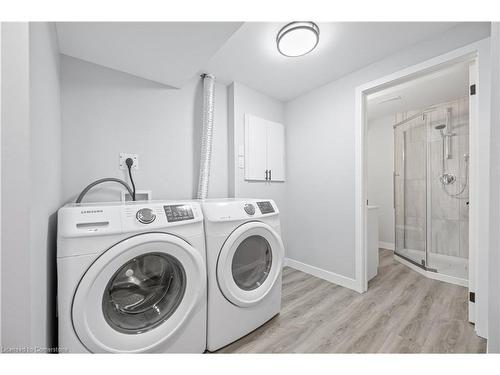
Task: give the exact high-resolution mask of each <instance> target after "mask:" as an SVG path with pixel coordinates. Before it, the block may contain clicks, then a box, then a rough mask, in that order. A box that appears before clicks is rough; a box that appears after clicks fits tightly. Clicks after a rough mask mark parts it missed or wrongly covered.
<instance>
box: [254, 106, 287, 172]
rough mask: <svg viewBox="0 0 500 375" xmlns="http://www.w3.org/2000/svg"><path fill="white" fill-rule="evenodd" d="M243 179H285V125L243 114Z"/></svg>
mask: <svg viewBox="0 0 500 375" xmlns="http://www.w3.org/2000/svg"><path fill="white" fill-rule="evenodd" d="M245 180H253V181H271V182H272V181H285V127H284V126H283V124H280V123H278V122H274V121H270V120H266V119H263V118H260V117H256V116H253V115H249V114H245Z"/></svg>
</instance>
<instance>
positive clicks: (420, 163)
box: [405, 142, 425, 180]
mask: <svg viewBox="0 0 500 375" xmlns="http://www.w3.org/2000/svg"><path fill="white" fill-rule="evenodd" d="M405 165H406V166H405V173H406V179H407V180H414V179H425V142H410V143H407V144H406V149H405Z"/></svg>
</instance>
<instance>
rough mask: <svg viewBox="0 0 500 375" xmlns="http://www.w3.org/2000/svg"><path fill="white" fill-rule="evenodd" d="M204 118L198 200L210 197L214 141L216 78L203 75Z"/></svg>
mask: <svg viewBox="0 0 500 375" xmlns="http://www.w3.org/2000/svg"><path fill="white" fill-rule="evenodd" d="M202 77H203V117H202V127H203V131H202V136H201V157H200V177H199V179H198V194H197V198H198V199H206V198H207V196H208V182H209V179H210V160H211V158H212V141H213V125H214V102H215V77H214V76H213V75H211V74H203V75H202Z"/></svg>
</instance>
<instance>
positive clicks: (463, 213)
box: [459, 187, 469, 222]
mask: <svg viewBox="0 0 500 375" xmlns="http://www.w3.org/2000/svg"><path fill="white" fill-rule="evenodd" d="M464 196H466V197H468V196H469V189H468V187H467V188H466V189H465V191H464ZM468 202H469V199H459V207H460V209H459V212H460V220H462V221H464V220H465V221H467V222H468V221H469V205H468Z"/></svg>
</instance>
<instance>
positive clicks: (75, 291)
mask: <svg viewBox="0 0 500 375" xmlns="http://www.w3.org/2000/svg"><path fill="white" fill-rule="evenodd" d="M57 244H58V249H57V269H58V318H59V347H60V348H61V351H67V352H71V353H74V352H87V353H88V352H90V353H97V352H115V353H141V352H157V353H202V352H204V351H205V349H206V318H207V316H206V307H207V306H206V298H207V297H206V291H207V280H206V254H205V238H204V232H203V215H202V210H201V207H200V205H199V204H198V203H194V202H177V201H176V202H172V201H167V202H160V201H149V202H131V203H126V204H125V203H99V204H70V205H66V206H64V207H63V208H61V209H60V210H59V212H58V239H57Z"/></svg>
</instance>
